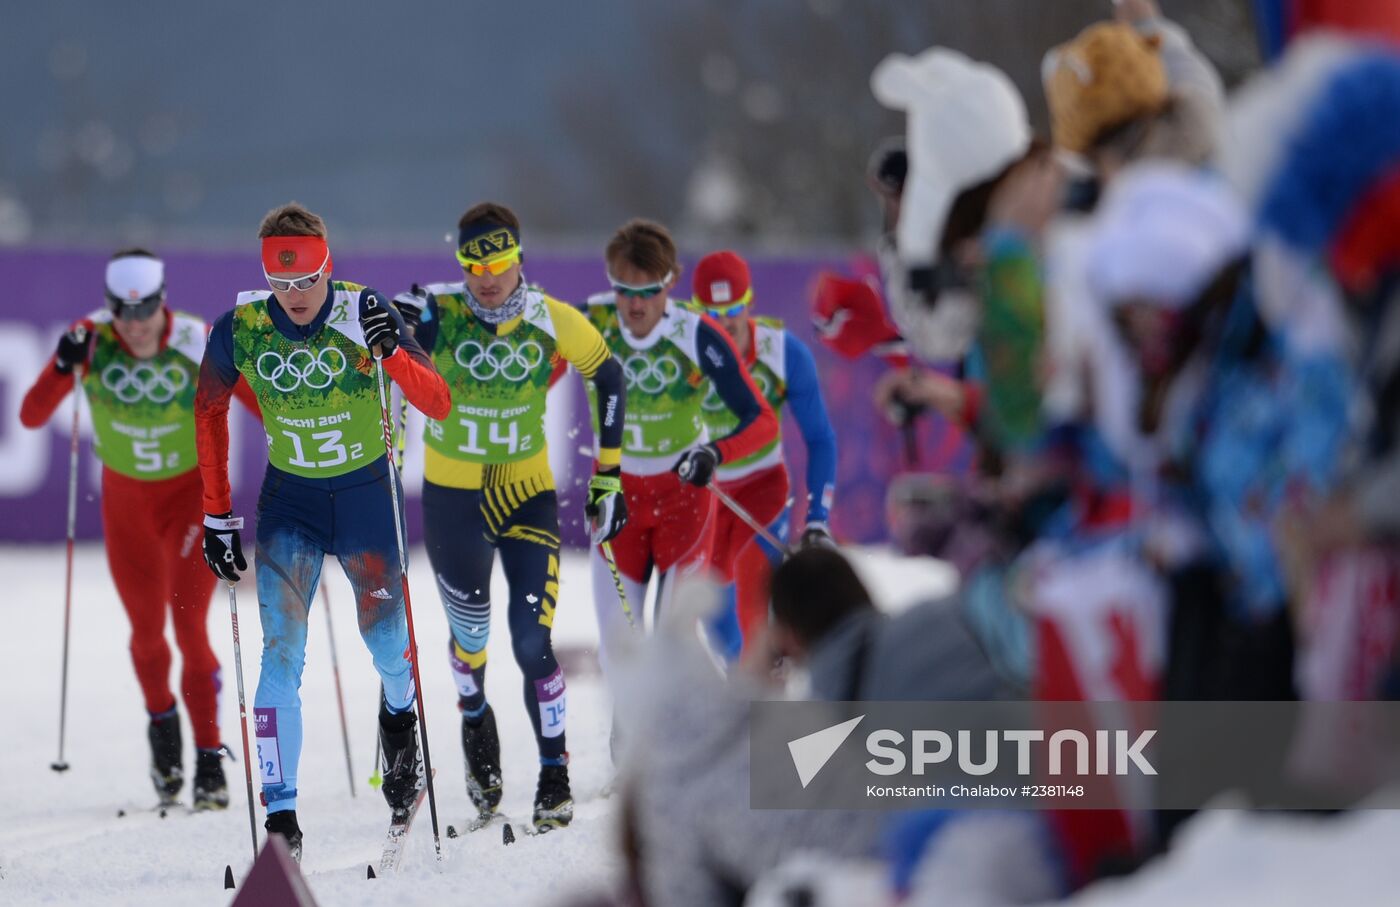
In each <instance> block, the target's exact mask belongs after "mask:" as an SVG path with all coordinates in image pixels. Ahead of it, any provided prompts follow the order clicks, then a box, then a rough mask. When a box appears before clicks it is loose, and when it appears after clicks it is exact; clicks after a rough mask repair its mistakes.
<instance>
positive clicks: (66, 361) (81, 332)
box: [53, 324, 92, 375]
mask: <svg viewBox="0 0 1400 907" xmlns="http://www.w3.org/2000/svg"><path fill="white" fill-rule="evenodd" d="M91 346H92V333H91V332H90V331H88V329H87V328H85V327H83V326H82V325H81V324H80V325H78V326H77V327H75V328H73V330H71V331H69V332H68V333H66V334H64V335H63V336H62V337H60V338H58V352H56V353H55V354H54V360H53V367H54V368H56V369H58V371H59V372H60V373H62V374H64V375H69V374H72V372H73V368H74V366H78V365H82V364H83V363H84V362H87V358H88V349H89V348H90V347H91Z"/></svg>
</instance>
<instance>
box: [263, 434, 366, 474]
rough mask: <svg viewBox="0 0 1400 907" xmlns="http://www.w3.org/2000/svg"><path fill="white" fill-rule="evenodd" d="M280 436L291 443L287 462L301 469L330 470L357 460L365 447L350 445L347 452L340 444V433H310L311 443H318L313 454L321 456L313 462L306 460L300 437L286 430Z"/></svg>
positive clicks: (356, 444)
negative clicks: (289, 457) (290, 453)
mask: <svg viewBox="0 0 1400 907" xmlns="http://www.w3.org/2000/svg"><path fill="white" fill-rule="evenodd" d="M282 434H284V435H286V436H287V438H289V439H290V440H291V442H292V456H291V459H290V461H289V462H290V463H291V464H292V465H293V466H300V467H302V468H303V469H330V468H331V467H333V466H339V465H341V464H342V463H348V462H350V461H351V460H352V459H354V460H358V459H359V458H360V457H361V455H363V454H364V449H365V446H364V445H363V444H361V443H359V442H356V443H354V444H351V445H350V449H349V450H348V451H347V450H346V448H345V445H344V444H342V443H341V440H340V439H341V432H339V431H336V430H331V431H317V432H312V433H311V436H310V437H311V440H312V441H313V442H320V443H319V446H317V448H316V451H315V452H316V453H319V454H321V456H320V457H318V458H317V459H315V460H308V459H307V458H306V449H305V447H304V446H303V444H302V440H301V435H299V434H297V433H296V432H294V431H287V430H286V429H283V431H282Z"/></svg>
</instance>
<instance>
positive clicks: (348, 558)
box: [195, 203, 451, 859]
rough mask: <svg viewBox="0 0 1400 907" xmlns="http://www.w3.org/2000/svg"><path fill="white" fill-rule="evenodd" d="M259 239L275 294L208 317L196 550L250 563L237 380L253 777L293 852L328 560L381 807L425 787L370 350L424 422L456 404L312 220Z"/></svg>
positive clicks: (302, 216)
mask: <svg viewBox="0 0 1400 907" xmlns="http://www.w3.org/2000/svg"><path fill="white" fill-rule="evenodd" d="M258 236H259V237H260V239H261V241H262V265H263V272H264V276H265V277H266V279H267V283H268V286H269V287H270V288H271V292H268V291H267V290H262V291H253V292H247V293H241V294H239V297H238V304H237V305H236V306H235V307H234V309H233V310H232V311H230V312H227V313H225V314H224V315H222V316H221V317H220V318H219V319H218V320H217V321H215V322H214V327H213V330H212V331H211V333H210V336H209V348H208V351H207V352H206V353H205V356H204V363H203V366H202V367H201V369H200V374H199V392H198V395H197V397H196V400H195V417H196V420H197V422H198V429H199V433H198V440H199V465H200V470H201V471H202V472H203V475H204V511H205V519H204V525H205V533H204V554H205V559H206V561H207V562H208V563H209V566H210V569H211V570H213V571H214V572H215V573H216V574H217V575H218V576H219V577H220V578H221V579H224V580H226V581H233V580H236V579H237V578H238V572H237V571H238V570H245V569H247V562H246V561H245V559H244V557H243V550H242V542H241V540H240V536H239V529H240V528H241V523H242V521H241V520H237V519H235V518H234V517H233V513H232V506H231V498H230V492H229V480H228V423H227V411H228V399H229V394H230V392H231V390H232V388H233V386H234V383H235V382H236V381H237V380H238V377H239V375H240V374H241V375H242V376H243V377H244V378H246V379H247V381H248V383H249V384H250V385H251V386H252V388H253V390H254V392H256V393H257V396H258V401H259V402H260V403H261V405H262V415H263V427H264V429H265V430H266V432H267V442H268V447H267V456H268V466H267V472H266V474H265V476H264V478H263V485H262V492H261V494H260V495H259V498H258V508H257V568H256V574H257V587H258V606H259V607H258V614H259V617H260V618H261V621H262V631H263V650H262V669H261V672H260V674H259V677H258V687H257V693H256V694H255V696H254V709H253V712H254V724H255V727H256V733H257V743H258V773H259V777H260V780H261V782H262V795H263V801H264V803H265V804H266V806H267V822H266V827H267V830H268V833H269V834H281V835H283V836H284V837H286V839H287V841H288V843H289V845H290V846H291V848H292V851H293V853H294V855H296V856H297V858H298V859H300V855H301V837H302V834H301V829H300V826H299V825H298V822H297V812H296V807H297V763H298V761H299V759H300V756H301V694H300V688H301V671H302V667H303V665H304V664H305V661H306V630H307V615H308V612H309V610H310V607H311V602H312V600H313V599H314V597H315V594H316V586H317V584H318V582H319V580H320V575H321V564H322V561H323V560H324V558H325V556H326V555H328V554H329V555H334V556H335V557H336V558H337V559H338V560H339V561H340V564H341V567H342V568H343V569H344V570H345V575H346V576H347V577H348V578H349V580H350V585H351V587H352V588H353V589H354V593H355V607H356V611H357V613H358V616H359V627H360V635H361V637H362V638H363V639H364V641H365V645H366V646H367V647H368V648H369V650H370V653H371V655H372V656H373V659H374V667H375V669H376V670H377V671H378V672H379V677H380V680H381V681H382V683H383V690H384V695H383V698H382V699H381V701H380V703H379V736H380V740H381V742H382V744H383V774H384V783H383V792H384V798H385V799H386V800H387V801H388V802H389V805H390V807H391V808H392V809H394V810H396V811H398V810H403V809H406V808H407V807H408V806H409V804H412V803H413V802H414V801H415V800H416V798H417V794H418V792H419V790H421V788H422V786H423V784H424V783H425V778H424V774H423V763H422V756H421V754H420V752H419V750H418V738H417V733H416V730H417V717H416V716H415V715H414V712H413V706H414V701H415V696H416V694H417V691H416V690H415V689H414V685H413V676H412V671H411V666H410V664H409V659H408V655H407V651H406V650H407V648H408V625H407V622H406V621H405V617H404V600H403V591H402V590H403V587H402V582H401V576H400V572H399V558H398V545H399V543H400V541H401V540H400V539H397V538H396V537H395V534H396V530H395V517H394V513H393V510H392V507H393V505H392V503H391V491H392V489H391V487H390V483H391V482H396V481H398V474H397V471H396V470H395V469H393V468H392V467H391V466H390V464H389V460H388V457H387V456H386V451H385V449H384V443H385V442H384V433H383V427H382V423H381V413H380V403H379V396H378V387H377V382H376V378H375V368H376V366H375V361H374V358H373V355H374V351H376V349H377V351H378V354H379V355H381V356H382V357H383V359H382V361H383V366H384V371H385V373H386V374H387V375H388V377H389V378H391V379H392V380H393V381H394V382H395V383H397V384H398V385H399V387H400V388H401V389H402V390H403V394H404V397H405V398H406V399H407V400H408V402H409V403H412V404H413V405H414V406H416V407H417V408H418V409H419V410H421V411H422V412H423V413H424V414H425V415H427V416H429V417H431V418H435V419H441V418H445V417H446V416H447V414H448V411H449V409H450V405H451V401H450V399H449V395H448V390H447V385H446V383H445V382H444V381H443V380H442V377H441V376H440V375H438V373H437V370H436V369H434V368H433V365H432V362H431V361H430V360H429V359H428V357H427V355H426V354H425V353H424V352H423V349H422V347H420V346H419V345H418V343H417V342H416V341H414V339H413V338H412V336H410V335H409V334H408V333H407V332H406V331H405V330H404V329H403V320H402V318H401V317H400V316H399V314H398V311H397V310H396V309H395V308H394V307H393V305H391V304H390V303H389V301H388V300H387V299H386V298H385V297H384V296H382V295H381V294H380V293H379V292H378V291H376V290H372V289H370V288H368V287H364V286H361V285H360V284H357V283H350V282H349V281H341V280H331V279H330V275H331V268H332V262H331V254H330V248H329V246H328V245H327V243H326V226H325V223H324V222H323V221H322V220H321V218H320V217H318V216H316V215H315V214H313V213H311V212H310V211H308V210H307V209H305V208H304V207H302V206H301V205H298V204H296V203H292V204H288V205H283V206H281V207H279V208H275V209H273V210H272V211H270V212H268V214H267V216H266V217H264V218H263V221H262V225H261V227H260V228H259V230H258ZM400 500H402V496H401V495H400Z"/></svg>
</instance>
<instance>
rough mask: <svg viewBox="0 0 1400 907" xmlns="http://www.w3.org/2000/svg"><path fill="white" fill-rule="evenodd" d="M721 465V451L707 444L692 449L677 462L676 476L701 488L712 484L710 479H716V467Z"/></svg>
mask: <svg viewBox="0 0 1400 907" xmlns="http://www.w3.org/2000/svg"><path fill="white" fill-rule="evenodd" d="M718 465H719V451H718V450H716V449H715V448H714V445H712V444H705V445H702V446H700V447H692V448H691V449H690V450H687V451H686V452H685V453H684V454H682V455H681V458H680V459H679V460H677V461H676V465H675V470H676V474H677V475H679V476H680V477H681V481H682V482H689V483H690V484H692V485H696V486H698V487H700V488H704V487H705V486H706V485H708V484H710V479H712V478H714V475H715V467H716V466H718Z"/></svg>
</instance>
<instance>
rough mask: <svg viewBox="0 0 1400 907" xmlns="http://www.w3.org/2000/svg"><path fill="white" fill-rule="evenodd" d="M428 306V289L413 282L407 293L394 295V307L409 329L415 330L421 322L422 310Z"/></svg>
mask: <svg viewBox="0 0 1400 907" xmlns="http://www.w3.org/2000/svg"><path fill="white" fill-rule="evenodd" d="M427 307H428V291H427V290H425V289H423V288H422V287H420V286H418V284H416V283H415V284H414V285H413V286H412V287H410V288H409V290H408V292H407V293H400V294H399V295H397V296H395V297H394V308H396V309H398V310H399V314H400V315H402V316H403V323H404V325H405V326H406V327H407V328H408V329H409V330H410V331H417V330H418V325H420V324H422V323H423V310H424V309H426V308H427Z"/></svg>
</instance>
